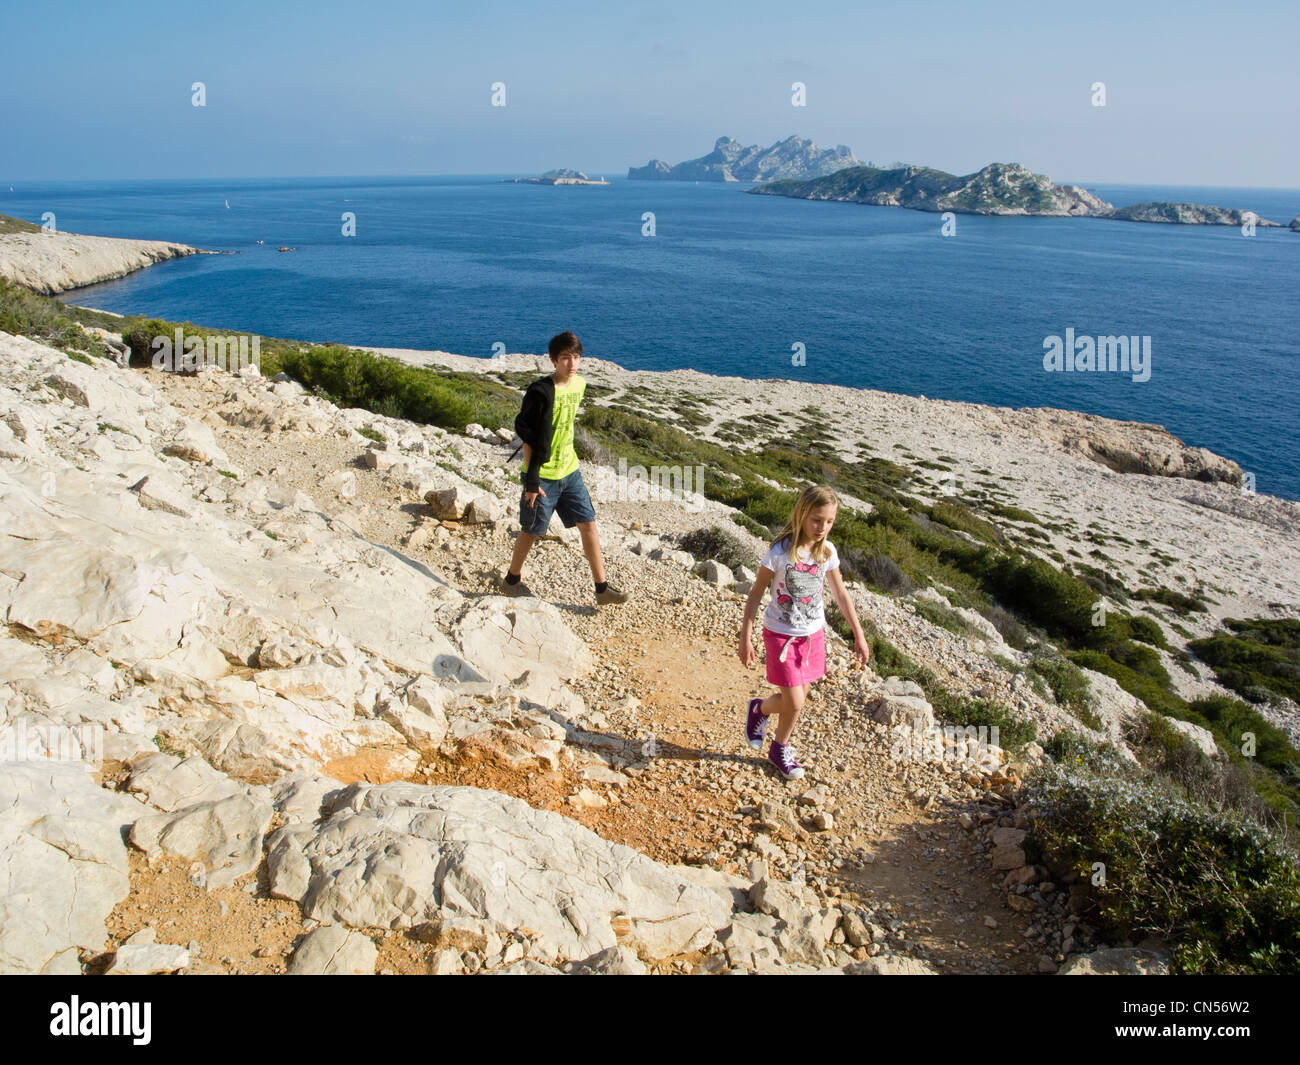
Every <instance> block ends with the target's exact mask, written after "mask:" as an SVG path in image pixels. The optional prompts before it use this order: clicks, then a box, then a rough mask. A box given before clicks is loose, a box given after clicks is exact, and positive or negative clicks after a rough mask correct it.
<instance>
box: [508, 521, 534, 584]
mask: <svg viewBox="0 0 1300 1065" xmlns="http://www.w3.org/2000/svg"><path fill="white" fill-rule="evenodd" d="M536 542H537V537H536V536H534V535H533V534H532V533H526V532H521V533H520V534H519V535H518V536H517V537H516V538H515V553H514V554H513V555H511V556H510V572H511V573H513V574H515V575H516V576H518V575H519V574H520V573H521V572H522V571H523V568H524V560H525V559H526V558H527V557H528V552H529V551H531V550H532V549H533V544H535V543H536Z"/></svg>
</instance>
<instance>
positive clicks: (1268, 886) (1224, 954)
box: [1027, 766, 1300, 975]
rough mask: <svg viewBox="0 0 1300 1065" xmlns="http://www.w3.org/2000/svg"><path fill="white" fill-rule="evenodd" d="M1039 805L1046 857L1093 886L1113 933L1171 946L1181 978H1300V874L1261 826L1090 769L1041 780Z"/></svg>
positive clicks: (1035, 786) (1032, 788)
mask: <svg viewBox="0 0 1300 1065" xmlns="http://www.w3.org/2000/svg"><path fill="white" fill-rule="evenodd" d="M1027 800H1028V804H1029V807H1030V810H1031V818H1032V820H1031V824H1032V826H1033V827H1032V832H1031V835H1032V838H1034V839H1036V840H1037V841H1038V843H1039V845H1040V846H1041V848H1042V853H1043V854H1044V856H1045V857H1046V858H1048V859H1049V860H1050V861H1052V862H1059V863H1061V864H1064V865H1065V866H1067V867H1068V868H1069V869H1070V870H1071V872H1073V873H1074V874H1077V875H1078V876H1079V877H1081V878H1083V879H1084V880H1085V882H1089V883H1092V884H1093V886H1092V889H1091V890H1092V894H1093V897H1094V898H1095V901H1096V907H1097V920H1098V921H1099V922H1100V924H1101V925H1102V931H1103V933H1105V934H1107V935H1108V936H1113V937H1116V938H1128V939H1134V940H1138V939H1141V938H1143V937H1145V936H1147V935H1157V936H1161V937H1164V938H1165V939H1167V940H1168V941H1169V942H1170V944H1171V954H1172V964H1173V968H1174V969H1175V971H1176V972H1179V973H1216V974H1229V975H1235V974H1246V973H1273V974H1281V973H1289V974H1296V973H1300V871H1298V870H1297V867H1296V863H1295V858H1294V856H1292V855H1289V854H1287V853H1285V852H1284V851H1282V850H1281V849H1280V848H1279V847H1278V846H1277V845H1276V844H1275V843H1274V842H1273V841H1272V840H1270V839H1269V838H1268V837H1267V836H1266V835H1265V834H1264V832H1263V831H1262V830H1261V829H1260V828H1259V826H1257V825H1255V824H1252V823H1251V822H1249V821H1247V820H1245V819H1243V818H1240V817H1236V816H1230V815H1225V814H1223V813H1220V812H1218V811H1216V810H1212V809H1210V808H1208V807H1206V806H1203V805H1201V804H1198V803H1194V802H1189V801H1187V800H1185V799H1183V798H1181V797H1179V796H1178V795H1177V794H1175V793H1174V791H1173V790H1172V788H1171V787H1170V786H1168V785H1160V784H1155V783H1148V782H1139V781H1134V780H1130V779H1126V778H1124V777H1117V776H1115V775H1114V774H1112V773H1105V774H1094V773H1091V772H1089V771H1088V770H1087V769H1086V767H1083V766H1079V767H1074V768H1067V767H1061V766H1054V767H1049V768H1047V769H1045V770H1043V771H1042V772H1041V773H1039V774H1036V775H1035V776H1034V777H1033V778H1031V780H1030V782H1029V788H1028V794H1027ZM1097 863H1101V868H1102V869H1103V870H1104V881H1102V882H1101V883H1096V882H1095V880H1096V877H1095V870H1096V869H1097Z"/></svg>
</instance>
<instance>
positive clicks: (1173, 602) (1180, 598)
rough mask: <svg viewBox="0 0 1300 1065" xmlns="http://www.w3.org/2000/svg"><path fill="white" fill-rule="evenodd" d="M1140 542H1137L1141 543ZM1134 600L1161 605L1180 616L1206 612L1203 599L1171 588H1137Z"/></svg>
mask: <svg viewBox="0 0 1300 1065" xmlns="http://www.w3.org/2000/svg"><path fill="white" fill-rule="evenodd" d="M1141 542H1142V541H1139V543H1141ZM1133 598H1134V599H1145V600H1147V601H1149V602H1152V603H1163V604H1164V605H1165V606H1167V607H1170V608H1171V609H1173V610H1176V611H1177V612H1178V613H1180V614H1190V613H1191V612H1192V611H1194V610H1196V611H1201V612H1202V613H1203V612H1204V611H1205V610H1206V604H1205V600H1204V599H1200V598H1197V597H1196V596H1191V595H1184V594H1183V593H1182V592H1176V591H1174V590H1173V589H1172V588H1139V589H1138V590H1137V591H1136V592H1134V593H1133Z"/></svg>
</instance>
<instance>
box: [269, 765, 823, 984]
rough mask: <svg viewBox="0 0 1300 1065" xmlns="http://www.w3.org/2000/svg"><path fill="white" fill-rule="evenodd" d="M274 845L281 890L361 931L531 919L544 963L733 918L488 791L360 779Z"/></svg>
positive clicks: (690, 944)
mask: <svg viewBox="0 0 1300 1065" xmlns="http://www.w3.org/2000/svg"><path fill="white" fill-rule="evenodd" d="M269 848H270V849H269V854H268V858H267V867H268V870H269V873H270V877H271V890H272V892H273V893H274V894H276V895H279V896H280V897H283V898H291V899H295V900H298V901H300V902H301V903H302V906H303V910H304V912H305V913H306V915H307V916H308V917H309V918H314V919H316V920H320V921H326V922H339V923H342V924H346V925H349V926H352V927H358V928H414V927H416V926H418V925H422V924H426V923H428V922H434V921H442V920H446V919H454V920H459V921H463V922H465V925H466V928H467V929H469V928H470V926H475V927H477V928H478V929H479V931H478V932H477V933H476V934H478V935H481V936H483V937H486V936H488V935H499V934H500V933H501V932H507V931H509V930H511V929H515V928H527V929H529V930H531V932H532V933H533V936H532V946H533V949H532V951H530V953H531V954H532V956H534V957H537V958H540V959H543V960H546V959H571V958H586V957H589V956H590V955H592V954H595V953H597V952H599V951H603V950H607V949H609V948H612V947H615V946H617V945H618V943H619V940H620V938H621V939H622V941H623V942H624V943H626V944H628V945H630V946H632V947H634V948H635V949H636V950H638V951H639V952H640V953H641V954H643V955H644V956H646V957H648V958H664V957H668V956H670V955H674V954H680V953H685V952H687V951H691V950H696V949H698V948H701V947H704V946H707V945H708V944H709V943H711V942H712V941H713V938H714V933H715V931H716V930H717V929H719V928H724V927H726V925H727V923H728V922H729V920H730V917H731V912H730V911H731V908H730V906H729V905H727V904H726V903H725V902H724V901H723V900H722V899H721V898H720V897H719V896H718V895H717V894H715V893H714V892H711V891H708V890H706V889H703V888H700V887H697V886H696V885H694V884H691V883H689V882H687V881H685V880H683V879H681V878H680V877H678V876H676V875H675V874H674V873H673V872H672V871H671V870H669V869H666V868H665V867H663V866H660V865H658V864H656V863H655V862H652V861H650V860H649V859H648V858H646V857H645V856H644V855H641V854H638V853H637V852H636V851H634V850H632V849H630V848H628V847H623V846H620V845H618V844H611V843H607V842H606V841H605V840H602V839H601V838H600V837H599V836H597V835H596V834H595V833H593V832H591V831H589V830H588V829H586V828H583V827H582V826H581V825H579V824H577V823H576V822H573V821H570V820H568V819H567V818H565V817H561V816H559V815H558V814H553V813H549V812H547V811H545V810H535V809H533V808H532V807H530V806H529V805H527V804H526V803H524V802H521V801H520V800H518V799H513V798H510V797H509V796H506V795H501V794H499V793H497V792H492V791H483V790H480V789H478V788H464V787H424V786H420V785H415V784H385V785H382V786H380V787H371V786H368V785H360V784H357V785H352V786H351V787H349V788H347V789H345V790H344V791H343V792H342V793H340V794H339V795H338V796H337V797H336V798H335V799H334V800H333V801H332V802H331V803H329V804H328V805H327V806H326V807H325V808H324V809H323V810H322V819H321V821H320V823H319V825H318V826H309V825H299V826H293V827H290V828H287V829H283V830H280V831H279V832H277V833H275V834H274V835H273V836H272V837H271V840H270V844H269ZM466 934H469V932H468V931H467V933H466ZM819 947H820V943H819Z"/></svg>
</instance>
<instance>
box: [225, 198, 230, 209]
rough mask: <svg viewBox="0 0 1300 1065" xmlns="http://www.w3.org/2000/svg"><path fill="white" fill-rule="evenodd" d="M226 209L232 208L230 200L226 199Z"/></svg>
mask: <svg viewBox="0 0 1300 1065" xmlns="http://www.w3.org/2000/svg"><path fill="white" fill-rule="evenodd" d="M226 210H227V211H229V210H230V201H229V200H227V201H226Z"/></svg>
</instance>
